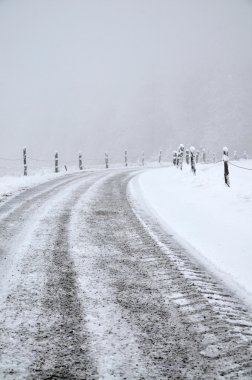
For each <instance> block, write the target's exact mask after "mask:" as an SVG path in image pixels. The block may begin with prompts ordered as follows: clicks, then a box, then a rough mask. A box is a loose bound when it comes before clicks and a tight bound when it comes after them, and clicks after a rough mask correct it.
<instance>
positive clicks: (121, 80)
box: [0, 0, 252, 161]
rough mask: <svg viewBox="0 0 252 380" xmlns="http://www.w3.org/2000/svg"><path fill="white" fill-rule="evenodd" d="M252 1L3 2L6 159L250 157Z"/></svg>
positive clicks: (1, 152) (1, 98) (0, 106)
mask: <svg viewBox="0 0 252 380" xmlns="http://www.w3.org/2000/svg"><path fill="white" fill-rule="evenodd" d="M251 46H252V2H251V1H250V0H204V1H202V0H0V131H1V137H0V156H7V157H12V156H15V157H16V156H17V155H18V154H20V152H21V150H22V147H23V146H27V148H28V150H29V152H30V154H31V155H32V156H34V157H41V158H48V157H51V156H52V155H53V153H54V152H55V150H58V151H59V152H60V153H61V154H62V156H64V157H65V158H66V159H70V158H72V157H74V156H75V155H76V154H77V153H78V152H79V151H82V152H83V154H84V156H85V157H88V159H89V160H90V161H92V160H103V155H104V152H105V151H108V152H109V153H110V155H111V156H113V157H114V159H116V160H117V159H119V158H120V156H121V155H122V153H123V151H124V149H128V151H129V156H130V155H131V156H132V157H136V156H137V155H138V153H141V152H142V150H145V151H146V154H147V155H149V156H151V155H153V154H155V152H158V151H159V149H160V148H162V149H163V150H165V151H166V152H168V151H170V150H172V149H174V148H176V147H177V146H178V144H179V143H184V144H185V145H188V146H190V145H192V144H193V145H195V146H205V147H207V148H209V149H212V148H213V147H216V149H217V150H218V149H221V147H222V146H223V145H227V146H229V147H230V149H238V150H239V151H243V150H244V149H246V150H247V151H249V152H251V153H252V107H251V99H252V48H251Z"/></svg>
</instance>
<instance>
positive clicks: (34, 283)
mask: <svg viewBox="0 0 252 380" xmlns="http://www.w3.org/2000/svg"><path fill="white" fill-rule="evenodd" d="M136 174H137V172H136V171H131V170H125V171H119V170H117V171H110V170H109V171H93V172H92V171H90V172H89V171H87V172H84V173H81V174H76V175H71V176H67V177H61V178H59V179H55V180H53V181H50V182H47V183H46V184H43V185H40V186H37V187H35V188H33V189H30V190H27V191H24V192H23V193H22V194H20V195H18V196H16V197H15V198H13V199H11V200H9V201H8V202H6V203H4V204H3V205H1V207H0V273H1V276H0V379H11V380H13V379H34V380H35V379H76V380H77V379H78V380H79V379H139V380H140V379H153V380H154V379H155V380H156V379H160V380H161V379H251V378H252V316H251V314H250V313H249V312H248V310H247V309H246V307H245V306H244V305H243V304H242V303H241V301H239V300H238V299H237V298H236V297H235V296H234V295H232V294H231V293H230V291H228V290H227V289H226V288H225V286H224V285H223V284H221V283H220V282H219V281H218V280H217V279H215V278H214V277H213V276H212V275H211V274H210V273H208V272H207V271H206V269H204V268H202V267H201V266H200V265H199V264H198V263H197V262H195V261H193V259H191V258H190V256H189V255H188V254H187V252H185V250H184V249H182V248H181V247H180V246H179V244H178V243H177V242H176V241H175V240H174V239H173V237H172V236H169V235H167V234H165V233H164V232H163V231H162V229H161V228H160V227H159V225H158V224H157V223H156V222H155V220H153V219H152V218H150V217H149V216H148V215H146V214H145V212H144V211H143V210H141V207H140V206H139V205H138V204H136V203H135V201H134V200H132V199H131V198H130V196H129V195H128V194H127V185H128V182H129V180H130V179H131V178H132V177H133V176H134V175H136Z"/></svg>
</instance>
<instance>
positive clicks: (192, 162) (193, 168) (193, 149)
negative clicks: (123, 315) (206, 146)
mask: <svg viewBox="0 0 252 380" xmlns="http://www.w3.org/2000/svg"><path fill="white" fill-rule="evenodd" d="M190 152H191V169H192V172H193V174H194V175H196V164H195V148H194V146H191V147H190Z"/></svg>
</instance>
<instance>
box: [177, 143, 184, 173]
mask: <svg viewBox="0 0 252 380" xmlns="http://www.w3.org/2000/svg"><path fill="white" fill-rule="evenodd" d="M184 149H185V147H184V145H183V144H180V145H179V150H178V160H177V165H178V166H179V167H180V170H182V169H183V159H184Z"/></svg>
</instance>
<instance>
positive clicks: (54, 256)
mask: <svg viewBox="0 0 252 380" xmlns="http://www.w3.org/2000/svg"><path fill="white" fill-rule="evenodd" d="M82 190H83V189H82ZM79 191H80V190H79ZM79 194H80V193H79ZM75 197H76V196H75ZM75 200H76V199H75ZM71 203H72V202H71ZM71 206H72V205H71ZM70 211H71V208H69V209H65V210H64V211H63V213H62V214H61V215H60V218H59V221H58V223H57V226H55V230H54V233H55V236H56V237H57V238H56V241H55V242H54V244H53V245H52V247H51V249H49V250H47V251H46V252H45V259H46V262H47V264H46V267H47V268H46V271H47V281H46V289H45V292H44V295H43V302H42V307H43V315H44V317H43V327H42V326H41V328H40V331H39V332H38V333H37V336H36V340H39V341H40V342H41V345H40V346H37V352H36V361H35V363H33V365H32V367H31V368H30V371H31V374H30V376H29V378H30V379H34V380H35V379H78V380H81V379H83V380H84V379H86V378H87V377H88V378H89V379H95V378H96V370H95V368H94V365H93V363H92V360H91V358H90V357H89V353H88V345H89V337H88V336H87V334H86V333H85V331H84V330H83V325H84V324H85V323H84V318H85V311H84V310H83V309H82V306H81V302H80V300H79V295H78V287H77V282H76V272H75V270H74V265H73V261H72V259H71V257H70V255H69V252H70V250H69V242H68V238H67V236H68V234H67V228H68V223H69V217H70Z"/></svg>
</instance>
